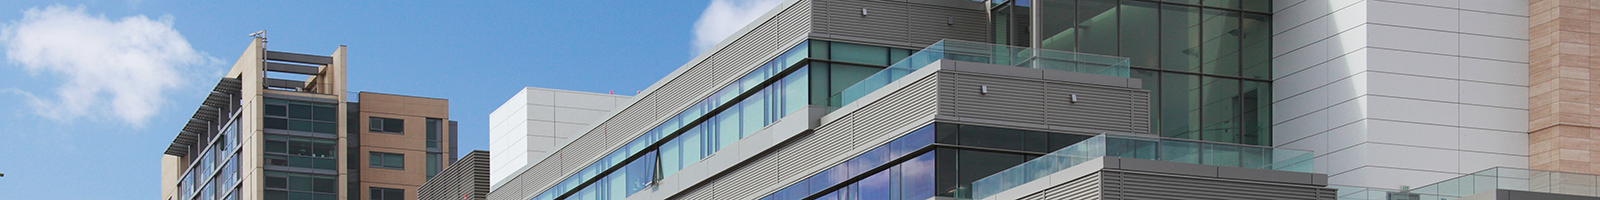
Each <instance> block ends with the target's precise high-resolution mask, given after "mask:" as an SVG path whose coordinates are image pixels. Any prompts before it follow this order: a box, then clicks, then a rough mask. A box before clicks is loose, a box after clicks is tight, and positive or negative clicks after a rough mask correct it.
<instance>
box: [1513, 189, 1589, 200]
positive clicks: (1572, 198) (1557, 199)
mask: <svg viewBox="0 0 1600 200" xmlns="http://www.w3.org/2000/svg"><path fill="white" fill-rule="evenodd" d="M1494 193H1495V199H1496V200H1600V197H1589V196H1577V195H1567V194H1555V193H1543V192H1529V191H1517V190H1495V191H1494Z"/></svg>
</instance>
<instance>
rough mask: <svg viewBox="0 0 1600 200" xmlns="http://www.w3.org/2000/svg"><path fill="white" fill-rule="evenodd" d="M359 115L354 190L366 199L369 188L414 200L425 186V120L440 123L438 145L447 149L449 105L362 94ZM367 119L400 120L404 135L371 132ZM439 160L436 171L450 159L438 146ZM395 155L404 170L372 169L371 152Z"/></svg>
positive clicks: (378, 94)
mask: <svg viewBox="0 0 1600 200" xmlns="http://www.w3.org/2000/svg"><path fill="white" fill-rule="evenodd" d="M358 95H360V98H359V99H360V101H361V102H360V104H361V105H360V106H361V109H360V110H361V111H360V112H359V114H360V116H359V117H360V118H357V120H356V121H357V122H358V123H359V124H352V125H359V127H358V130H360V132H361V145H360V147H359V149H360V151H361V152H359V153H360V154H357V155H359V156H360V157H361V160H360V162H359V163H360V164H361V165H362V166H360V168H359V169H360V170H361V187H362V188H358V189H359V190H358V191H360V193H361V194H359V195H362V197H366V196H370V195H371V194H368V192H370V191H371V189H370V187H383V188H394V189H405V190H406V192H405V194H406V199H416V190H417V188H418V187H421V186H422V184H423V183H425V182H426V177H427V174H426V173H427V166H426V164H427V161H428V160H427V151H426V150H427V144H426V143H425V142H426V141H427V129H426V128H427V124H426V123H427V122H426V120H427V119H428V118H434V119H439V120H440V122H441V123H440V127H439V128H440V129H441V130H440V142H441V143H442V144H443V145H449V144H452V143H453V142H451V141H449V139H450V137H449V136H450V135H449V134H450V133H449V125H450V124H449V120H450V102H449V100H445V99H434V98H424V97H410V96H400V95H389V94H380V93H370V92H362V93H360V94H358ZM370 117H382V118H390V119H400V120H404V122H405V129H404V130H405V131H404V132H405V133H404V134H392V133H380V132H372V131H370V130H369V129H368V128H367V127H369V124H368V123H370V121H369V119H370ZM440 150H441V151H442V152H441V154H440V155H441V157H440V158H441V160H440V165H441V166H438V167H439V169H441V170H442V169H443V168H444V165H446V164H447V163H446V162H448V157H449V156H450V155H455V152H449V150H450V149H449V147H448V146H441V147H440ZM373 151H377V152H384V153H398V154H404V155H405V161H406V163H405V169H404V170H396V169H387V168H372V167H371V166H370V165H368V163H371V160H370V159H371V156H370V155H371V152H373Z"/></svg>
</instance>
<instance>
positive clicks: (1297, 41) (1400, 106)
mask: <svg viewBox="0 0 1600 200" xmlns="http://www.w3.org/2000/svg"><path fill="white" fill-rule="evenodd" d="M1527 5H1528V2H1527V1H1526V0H1441V1H1424V0H1275V1H1273V7H1274V9H1273V12H1274V13H1275V14H1274V16H1273V29H1274V30H1273V32H1274V36H1273V80H1274V82H1273V85H1274V87H1273V93H1274V97H1273V98H1274V99H1273V102H1274V103H1273V110H1274V116H1273V123H1274V124H1273V125H1274V126H1273V134H1274V140H1275V141H1274V145H1275V146H1281V147H1289V148H1296V149H1309V150H1314V151H1316V153H1317V155H1318V157H1317V163H1316V172H1319V173H1327V174H1329V175H1331V177H1330V181H1329V182H1330V184H1333V185H1348V186H1363V187H1376V188H1391V189H1392V188H1399V187H1400V186H1421V185H1426V184H1428V183H1432V182H1435V181H1439V180H1444V179H1447V178H1451V177H1455V176H1458V175H1460V174H1463V173H1471V172H1474V171H1478V170H1482V169H1486V168H1489V167H1493V166H1508V167H1527V166H1528V165H1527V161H1528V153H1527V152H1528V145H1527V135H1526V133H1527V131H1528V125H1527V123H1525V122H1526V121H1527V116H1528V103H1527V100H1526V99H1527V98H1528V92H1527V91H1528V85H1529V84H1528V78H1527V77H1528V59H1527V58H1528V57H1527V53H1526V52H1527V50H1528V34H1527V31H1524V30H1527V29H1528V17H1527V16H1528V8H1527Z"/></svg>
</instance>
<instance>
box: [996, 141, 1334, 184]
mask: <svg viewBox="0 0 1600 200" xmlns="http://www.w3.org/2000/svg"><path fill="white" fill-rule="evenodd" d="M1107 156H1112V157H1121V158H1132V159H1146V160H1159V161H1167V162H1178V163H1190V164H1201V165H1211V166H1225V167H1241V168H1251V169H1266V170H1278V171H1291V172H1302V173H1310V172H1311V170H1312V167H1313V166H1312V163H1313V161H1312V157H1313V154H1312V153H1311V152H1310V151H1303V150H1293V149H1280V148H1266V147H1256V146H1246V145H1236V144H1227V143H1209V142H1196V141H1187V140H1174V139H1162V138H1154V137H1146V136H1134V135H1114V134H1101V135H1099V136H1095V137H1093V138H1089V139H1087V140H1084V141H1082V142H1078V143H1077V144H1073V145H1072V146H1067V147H1065V148H1061V150H1056V151H1055V152H1051V153H1050V154H1046V155H1044V156H1042V157H1039V158H1037V159H1034V160H1031V161H1028V162H1025V163H1022V165H1018V166H1016V167H1012V168H1010V169H1006V170H1004V171H1000V172H998V173H995V174H994V175H990V176H989V177H985V178H983V179H978V181H975V182H973V183H972V197H973V198H972V199H984V198H987V197H989V196H993V195H995V194H999V193H1001V192H1004V191H1006V190H1009V189H1011V188H1015V187H1017V186H1020V185H1022V184H1025V183H1028V182H1031V181H1034V180H1039V179H1040V178H1043V177H1046V176H1049V175H1051V174H1054V173H1056V172H1059V171H1062V170H1066V169H1067V168H1070V167H1073V166H1077V165H1078V164H1083V163H1084V162H1088V161H1090V160H1093V159H1095V158H1100V157H1107Z"/></svg>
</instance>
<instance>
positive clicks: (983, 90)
mask: <svg viewBox="0 0 1600 200" xmlns="http://www.w3.org/2000/svg"><path fill="white" fill-rule="evenodd" d="M978 94H989V86H987V85H981V86H978Z"/></svg>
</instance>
